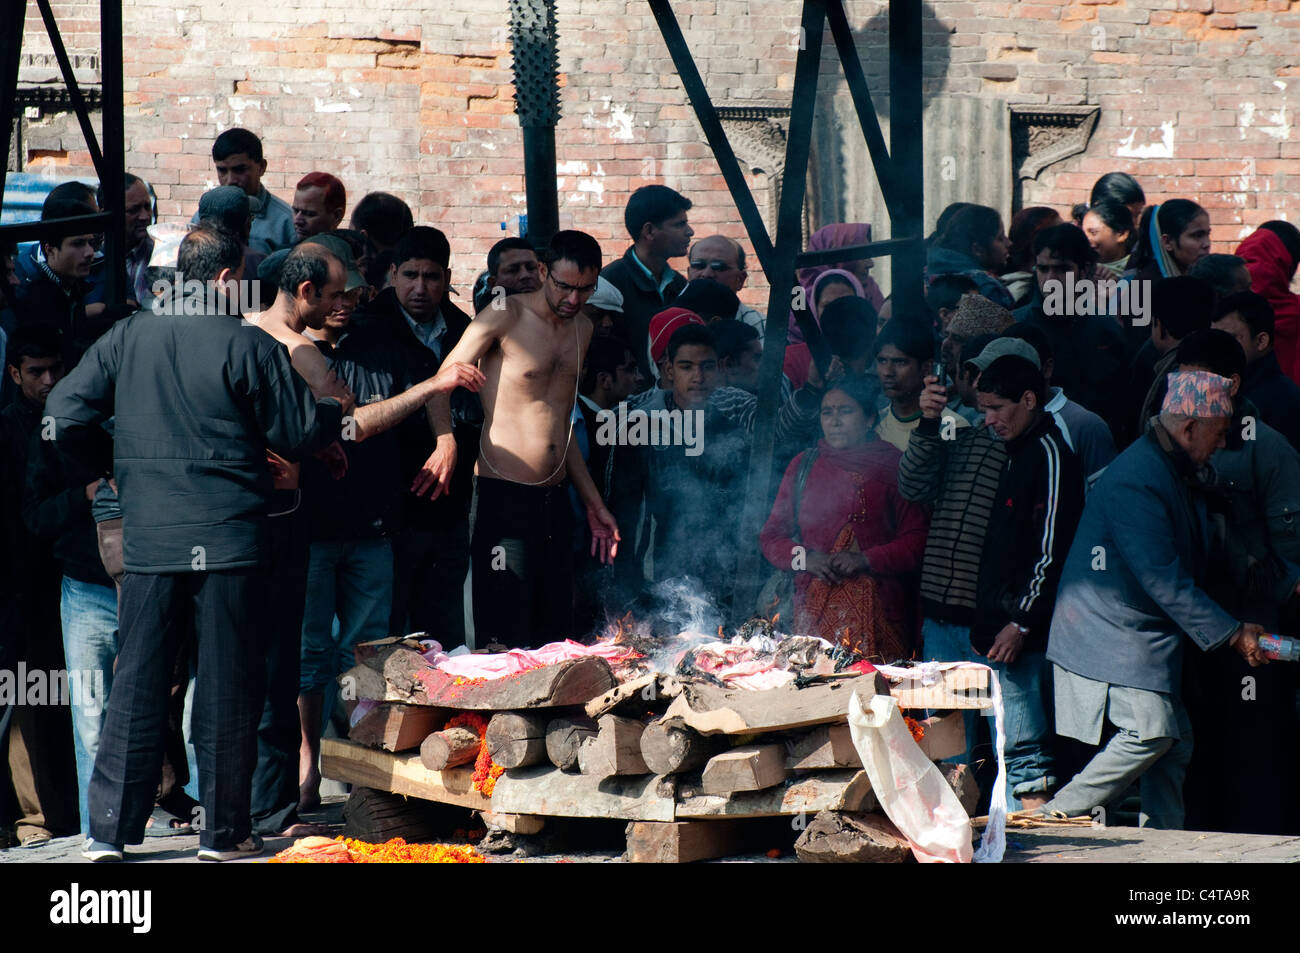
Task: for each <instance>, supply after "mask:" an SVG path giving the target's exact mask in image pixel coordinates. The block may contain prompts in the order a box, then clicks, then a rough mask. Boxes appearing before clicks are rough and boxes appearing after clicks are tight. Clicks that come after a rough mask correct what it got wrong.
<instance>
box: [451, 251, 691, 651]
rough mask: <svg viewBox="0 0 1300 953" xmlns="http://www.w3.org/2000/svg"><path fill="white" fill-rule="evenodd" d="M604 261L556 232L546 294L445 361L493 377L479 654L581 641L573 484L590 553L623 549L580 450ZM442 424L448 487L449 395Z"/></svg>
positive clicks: (465, 341)
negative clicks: (594, 301) (577, 425)
mask: <svg viewBox="0 0 1300 953" xmlns="http://www.w3.org/2000/svg"><path fill="white" fill-rule="evenodd" d="M683 250H684V249H683ZM600 262H601V253H600V246H599V245H598V244H597V243H596V240H595V239H594V238H592V237H591V236H590V235H587V234H584V233H583V232H577V231H561V232H557V233H556V234H555V237H554V238H552V239H551V245H550V248H549V249H547V250H546V252H545V253H544V254H543V260H542V264H541V268H540V275H541V279H542V286H541V288H539V289H538V290H536V291H532V292H528V293H524V294H517V295H512V296H510V297H508V298H506V307H505V308H504V309H501V310H497V309H495V308H488V309H486V310H485V311H483V312H482V313H480V314H479V315H478V317H477V318H475V319H474V321H473V322H472V323H471V324H470V326H469V328H468V329H466V331H465V334H464V336H463V337H462V338H461V339H460V343H459V344H458V345H457V346H456V347H455V348H454V349H453V350H452V352H451V353H450V354H449V355H447V360H449V361H465V362H478V361H481V362H482V365H483V373H484V375H485V377H486V382H485V383H484V385H483V390H482V397H483V413H484V418H485V423H484V428H483V437H482V441H481V443H480V445H479V458H478V463H477V465H476V467H475V471H474V472H475V474H476V476H475V493H474V508H473V512H472V513H471V517H470V521H471V525H472V527H473V529H472V536H471V540H470V561H471V565H472V566H473V569H472V578H473V586H474V631H475V641H476V642H477V643H478V644H479V645H487V644H491V643H493V642H495V643H499V644H502V645H506V646H510V647H535V646H538V645H541V644H543V643H546V642H553V641H556V640H559V639H566V638H569V637H571V636H572V635H573V584H572V583H573V557H572V551H571V549H570V545H571V540H572V538H573V516H572V513H571V511H570V508H569V506H570V504H569V496H568V483H569V481H572V483H573V487H574V489H575V490H576V491H577V493H578V497H579V498H580V499H581V501H582V504H583V506H584V508H585V509H586V514H587V525H588V527H589V528H590V530H591V535H592V543H591V551H592V553H593V555H599V556H600V558H601V560H602V561H603V562H609V561H611V560H612V559H613V558H614V555H615V554H616V553H617V551H618V540H619V535H618V526H617V525H616V524H615V522H614V517H613V516H612V515H610V512H609V510H608V509H606V508H605V504H604V501H602V500H601V498H600V493H599V491H598V490H597V489H596V485H595V483H594V482H593V481H592V479H591V475H590V474H589V473H588V472H587V466H586V464H585V463H584V462H583V459H582V453H581V452H580V450H579V447H578V444H577V442H576V441H575V440H573V409H574V402H575V400H576V398H577V394H578V374H579V371H580V370H581V368H582V362H583V358H584V355H585V354H586V352H587V345H588V343H589V342H590V341H591V335H592V325H591V320H590V319H589V318H588V317H587V316H586V314H585V313H584V312H583V306H584V305H585V304H586V303H587V300H588V299H589V298H590V297H591V295H592V293H593V292H594V291H595V290H596V278H597V276H598V275H599V273H600ZM434 426H435V429H436V430H437V432H438V439H439V444H438V447H439V449H438V454H441V455H443V456H442V459H441V460H440V461H437V462H438V463H439V464H440V465H441V466H440V469H441V471H442V472H443V473H445V474H447V476H448V477H449V476H450V473H451V471H452V470H453V469H454V468H455V463H456V457H455V442H454V441H450V440H444V436H445V435H446V434H448V433H450V430H451V404H450V399H449V395H446V394H440V395H439V396H438V397H436V398H435V399H434ZM444 484H445V481H444Z"/></svg>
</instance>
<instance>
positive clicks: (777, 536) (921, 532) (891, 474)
mask: <svg viewBox="0 0 1300 953" xmlns="http://www.w3.org/2000/svg"><path fill="white" fill-rule="evenodd" d="M878 401H879V387H878V385H877V384H876V383H875V381H873V380H871V379H870V378H866V377H860V376H852V377H845V378H841V379H840V380H838V381H836V382H835V384H834V385H832V386H831V388H830V389H829V390H828V391H827V392H826V394H825V395H824V396H823V397H822V405H821V422H822V432H823V435H824V436H823V439H822V440H821V441H820V442H819V443H818V444H817V447H816V448H815V449H813V450H807V451H805V452H804V453H801V454H800V455H799V456H797V457H796V458H795V459H794V460H793V461H792V462H791V464H790V466H789V468H788V469H787V470H786V473H785V477H784V479H783V480H782V481H781V489H780V492H779V493H778V494H777V498H776V503H775V504H774V505H773V507H772V513H771V515H770V516H769V517H768V520H767V523H766V525H764V527H763V531H762V534H761V535H760V543H761V545H762V549H763V555H764V556H765V557H766V558H767V560H768V562H770V563H771V564H772V565H773V566H775V567H777V568H778V569H791V568H793V569H794V572H795V583H794V585H795V596H794V605H795V632H796V633H798V634H801V635H813V636H820V637H821V638H824V639H826V640H827V641H829V642H834V643H837V644H842V645H846V646H847V647H849V648H851V649H853V650H855V651H857V652H860V653H861V654H862V655H863V656H864V657H866V658H867V659H869V660H872V661H876V662H894V661H898V660H901V659H907V658H910V657H911V656H912V654H913V652H914V650H915V647H916V640H917V634H918V618H917V615H916V612H915V607H914V604H913V603H914V598H913V594H912V593H911V591H910V590H911V586H910V579H909V574H911V573H915V572H916V571H917V570H918V569H919V568H920V564H921V555H922V552H923V550H924V549H925V539H926V535H927V533H928V532H929V512H928V510H927V509H926V508H925V507H923V506H920V505H918V504H915V503H909V502H908V501H906V500H904V499H903V497H902V496H901V494H900V493H899V492H898V463H899V460H900V459H901V457H902V455H901V454H900V453H899V452H898V450H897V449H895V448H894V447H892V446H891V445H890V444H888V443H886V442H885V441H883V440H880V439H878V438H877V437H876V436H875V434H874V432H873V428H874V427H875V423H876V416H877V412H876V405H877V403H878ZM809 455H811V461H809ZM801 477H802V480H801ZM801 482H802V484H803V485H802V486H801V487H800V486H799V484H800V483H801Z"/></svg>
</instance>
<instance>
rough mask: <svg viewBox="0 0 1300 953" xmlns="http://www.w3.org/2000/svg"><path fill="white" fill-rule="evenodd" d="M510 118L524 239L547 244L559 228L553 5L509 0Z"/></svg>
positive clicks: (546, 1)
mask: <svg viewBox="0 0 1300 953" xmlns="http://www.w3.org/2000/svg"><path fill="white" fill-rule="evenodd" d="M510 37H511V46H512V51H513V54H514V73H515V112H516V113H517V114H518V115H519V125H520V127H521V129H522V130H523V140H524V190H525V192H526V194H527V198H528V239H529V241H531V242H532V243H533V245H534V246H535V247H536V248H544V247H546V246H547V245H549V244H550V242H551V238H552V237H553V236H554V235H555V233H556V232H557V231H558V230H559V228H560V203H559V195H558V194H557V192H556V188H555V124H556V122H558V121H559V118H560V93H559V84H558V80H557V72H558V68H559V58H558V56H557V53H556V47H557V43H558V37H557V35H556V30H555V4H554V0H510Z"/></svg>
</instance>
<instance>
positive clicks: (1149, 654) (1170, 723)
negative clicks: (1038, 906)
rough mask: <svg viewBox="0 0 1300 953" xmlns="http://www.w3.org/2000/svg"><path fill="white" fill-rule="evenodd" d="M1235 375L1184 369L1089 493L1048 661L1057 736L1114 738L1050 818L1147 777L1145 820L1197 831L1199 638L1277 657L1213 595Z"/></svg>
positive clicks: (1061, 794)
mask: <svg viewBox="0 0 1300 953" xmlns="http://www.w3.org/2000/svg"><path fill="white" fill-rule="evenodd" d="M1232 412H1233V405H1232V381H1231V380H1229V379H1228V378H1225V377H1220V376H1219V375H1217V374H1213V373H1210V372H1209V371H1202V370H1191V371H1183V370H1180V371H1177V372H1175V373H1172V374H1170V375H1169V390H1168V393H1167V394H1166V396H1165V399H1164V403H1163V405H1162V407H1161V412H1160V414H1159V416H1158V417H1156V418H1154V419H1153V420H1152V424H1151V428H1150V429H1149V430H1148V431H1147V433H1146V434H1145V435H1144V436H1143V437H1141V438H1140V439H1138V440H1137V442H1135V443H1134V444H1133V445H1132V446H1130V447H1129V448H1128V449H1127V450H1125V451H1124V452H1123V453H1122V454H1120V455H1119V456H1118V457H1117V458H1116V459H1115V461H1114V462H1113V463H1112V464H1111V465H1110V467H1108V468H1107V470H1106V472H1105V474H1103V476H1102V478H1101V480H1100V481H1098V483H1097V485H1096V487H1095V488H1094V490H1093V491H1092V493H1091V494H1090V495H1089V497H1088V502H1087V505H1086V506H1085V508H1084V512H1083V518H1082V520H1080V523H1079V529H1078V531H1077V533H1076V534H1075V537H1074V544H1073V546H1072V547H1071V549H1070V555H1069V558H1068V559H1067V560H1066V563H1065V570H1064V573H1063V575H1062V577H1061V585H1060V592H1059V595H1058V597H1057V602H1056V612H1055V615H1054V616H1053V618H1052V628H1051V633H1050V636H1049V640H1048V646H1047V657H1048V660H1049V661H1051V662H1052V663H1053V670H1054V675H1055V687H1056V731H1057V734H1060V735H1064V736H1066V737H1069V738H1076V739H1078V740H1079V741H1082V742H1084V743H1085V744H1091V745H1097V744H1100V743H1101V740H1102V730H1103V727H1104V724H1105V723H1107V722H1109V723H1110V725H1112V726H1113V727H1114V728H1115V733H1114V735H1113V736H1112V737H1111V738H1110V740H1109V741H1108V742H1107V743H1106V745H1105V747H1103V748H1102V749H1101V750H1100V751H1099V752H1098V753H1097V755H1096V756H1095V757H1094V758H1093V759H1092V760H1091V761H1090V762H1088V764H1087V765H1086V766H1085V767H1084V769H1083V770H1082V771H1081V772H1080V773H1079V774H1078V775H1076V776H1075V777H1074V778H1073V779H1072V780H1071V781H1070V783H1069V784H1067V785H1066V786H1065V787H1064V788H1062V789H1061V790H1060V791H1058V792H1057V793H1056V796H1055V797H1054V798H1052V800H1051V801H1049V802H1048V803H1047V804H1046V805H1044V806H1043V808H1042V810H1043V811H1044V812H1051V811H1060V812H1063V813H1064V814H1067V815H1079V814H1088V813H1090V812H1092V811H1093V809H1094V808H1096V807H1102V808H1104V807H1105V805H1107V804H1109V803H1110V802H1111V801H1112V800H1113V799H1115V798H1117V797H1119V796H1120V795H1121V794H1123V792H1124V791H1125V790H1126V789H1127V788H1128V786H1129V785H1130V784H1132V782H1133V781H1134V780H1136V779H1138V778H1141V794H1142V813H1141V819H1140V823H1141V824H1142V826H1144V827H1157V828H1169V829H1179V828H1181V827H1182V826H1183V819H1184V811H1183V793H1182V788H1183V779H1184V777H1185V776H1186V773H1187V764H1188V761H1189V759H1190V757H1191V747H1192V738H1191V722H1190V721H1189V719H1188V716H1187V710H1186V708H1185V706H1184V704H1183V700H1182V697H1181V685H1180V682H1181V677H1182V669H1183V652H1184V651H1185V649H1186V646H1187V642H1186V639H1191V640H1192V642H1193V643H1194V644H1195V647H1196V648H1197V649H1199V650H1201V651H1203V652H1206V651H1210V650H1211V649H1215V648H1218V647H1219V646H1221V645H1224V644H1227V645H1230V646H1232V647H1233V648H1234V649H1236V651H1237V652H1239V653H1240V654H1241V655H1242V657H1243V658H1245V659H1246V661H1247V662H1248V663H1249V664H1250V665H1251V666H1258V665H1261V664H1264V663H1265V661H1266V659H1265V657H1264V655H1263V653H1262V652H1261V651H1260V648H1259V636H1260V635H1261V634H1263V629H1262V628H1261V627H1260V626H1258V625H1255V624H1253V623H1249V622H1238V621H1237V620H1236V619H1234V618H1233V617H1232V616H1231V615H1229V614H1228V613H1227V612H1226V611H1224V609H1223V608H1221V607H1220V606H1219V605H1218V604H1217V603H1215V602H1214V601H1213V600H1212V599H1211V598H1210V597H1209V596H1208V595H1206V593H1205V591H1204V589H1203V588H1202V585H1203V583H1204V581H1205V573H1206V567H1207V562H1208V559H1209V544H1210V526H1209V516H1208V513H1207V507H1206V500H1205V496H1204V489H1203V483H1202V480H1203V479H1204V478H1205V465H1206V464H1207V463H1208V461H1209V459H1210V457H1211V456H1212V455H1213V454H1214V452H1215V451H1216V450H1218V449H1220V448H1222V447H1223V446H1224V445H1225V435H1226V433H1227V429H1228V426H1229V424H1230V422H1231V419H1232Z"/></svg>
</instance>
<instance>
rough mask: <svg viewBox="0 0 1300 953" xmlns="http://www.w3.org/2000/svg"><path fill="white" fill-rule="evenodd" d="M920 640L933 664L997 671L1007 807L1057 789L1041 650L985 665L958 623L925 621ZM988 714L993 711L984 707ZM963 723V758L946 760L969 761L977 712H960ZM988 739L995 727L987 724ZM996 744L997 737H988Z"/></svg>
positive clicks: (1049, 695)
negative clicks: (969, 664)
mask: <svg viewBox="0 0 1300 953" xmlns="http://www.w3.org/2000/svg"><path fill="white" fill-rule="evenodd" d="M921 637H922V639H923V645H924V657H925V659H926V660H927V661H936V662H979V663H980V664H982V665H987V666H989V668H991V669H993V671H994V672H996V673H997V677H998V684H999V685H1000V686H1001V688H1002V704H1003V710H1004V713H1005V730H1006V733H1007V747H1006V761H1007V807H1008V809H1009V810H1013V811H1014V810H1018V809H1019V807H1020V805H1019V799H1020V797H1021V796H1022V795H1025V794H1038V793H1043V792H1046V791H1049V790H1051V789H1053V788H1055V787H1056V785H1057V778H1056V774H1055V769H1056V764H1055V759H1054V757H1053V755H1052V749H1051V744H1052V738H1053V735H1054V734H1055V728H1054V726H1053V724H1052V718H1051V715H1050V712H1051V711H1052V685H1051V681H1050V679H1051V677H1052V671H1051V667H1050V666H1049V665H1048V664H1047V659H1046V656H1045V655H1044V654H1043V653H1042V652H1027V653H1022V654H1021V656H1020V657H1019V658H1017V659H1016V660H1015V661H1014V662H1013V663H1011V665H1006V664H1004V663H1002V662H990V661H989V660H988V659H987V658H985V657H984V656H982V655H979V654H977V653H976V652H975V650H974V649H973V648H971V644H970V629H969V628H968V627H967V626H963V625H950V624H948V623H946V622H936V621H935V620H934V619H926V620H925V621H924V623H923V624H922V628H921ZM985 714H987V715H990V716H991V715H992V714H993V710H992V709H985ZM963 715H964V716H965V720H966V755H965V757H964V758H952V759H950V760H951V761H955V762H964V763H966V764H969V763H970V762H971V754H972V752H973V751H974V748H975V740H976V725H977V724H978V723H977V722H976V721H975V718H976V717H977V716H976V713H975V712H974V711H966V712H963ZM989 733H990V735H994V736H996V728H995V727H994V726H993V725H990V726H989ZM993 741H994V743H995V744H996V743H997V739H996V737H994V738H993Z"/></svg>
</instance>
